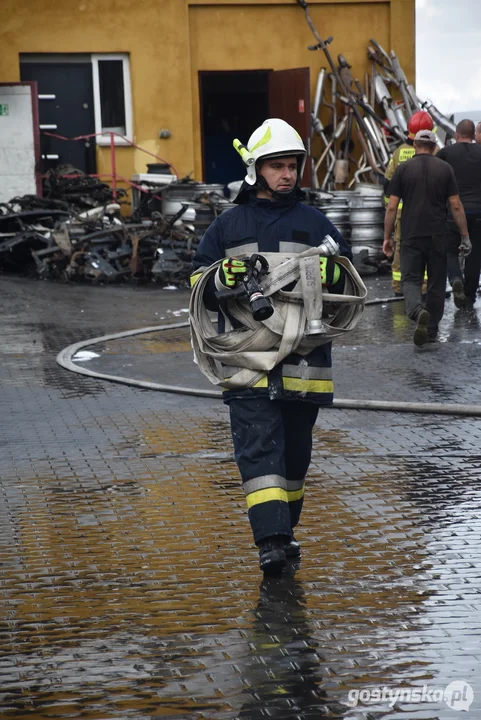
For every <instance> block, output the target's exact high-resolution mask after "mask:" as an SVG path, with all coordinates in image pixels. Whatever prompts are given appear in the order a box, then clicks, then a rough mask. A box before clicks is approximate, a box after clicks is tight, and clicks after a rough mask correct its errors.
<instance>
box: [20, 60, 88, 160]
mask: <svg viewBox="0 0 481 720" xmlns="http://www.w3.org/2000/svg"><path fill="white" fill-rule="evenodd" d="M20 76H21V79H22V80H35V81H36V82H37V84H38V95H39V102H38V105H39V120H40V130H41V132H40V151H41V155H42V172H46V171H47V170H49V169H51V168H54V167H57V166H58V165H64V164H66V163H68V164H70V165H73V166H74V167H75V168H78V169H79V170H82V171H83V172H86V173H92V174H93V173H95V172H96V157H95V138H92V139H90V140H77V141H75V142H67V141H65V140H59V139H57V138H53V137H50V136H49V135H46V134H45V132H42V128H43V126H51V127H47V128H44V129H45V130H46V131H47V132H51V133H55V134H58V135H63V136H64V137H68V138H70V137H77V136H78V135H89V134H90V133H94V132H95V117H94V99H93V83H92V64H91V63H90V62H72V63H69V62H58V63H57V62H29V61H25V62H24V61H21V62H20ZM47 156H50V157H47Z"/></svg>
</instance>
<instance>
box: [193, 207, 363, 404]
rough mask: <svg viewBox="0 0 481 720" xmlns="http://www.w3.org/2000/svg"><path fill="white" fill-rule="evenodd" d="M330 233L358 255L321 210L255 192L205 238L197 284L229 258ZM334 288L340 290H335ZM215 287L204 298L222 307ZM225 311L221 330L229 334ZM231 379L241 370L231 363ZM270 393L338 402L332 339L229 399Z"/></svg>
mask: <svg viewBox="0 0 481 720" xmlns="http://www.w3.org/2000/svg"><path fill="white" fill-rule="evenodd" d="M326 235H330V236H331V237H332V238H333V239H334V240H336V242H338V243H339V245H340V248H341V255H344V256H345V257H347V258H349V259H351V258H352V254H351V251H350V249H349V247H348V246H347V244H346V243H345V241H344V239H343V238H342V236H341V234H340V233H339V231H338V230H337V229H336V228H335V227H334V225H333V224H332V223H331V222H330V220H328V219H327V218H326V217H325V215H323V213H321V212H320V211H319V210H317V209H316V208H313V207H310V206H308V205H305V204H304V203H302V202H299V201H297V200H296V201H295V202H294V203H293V204H292V205H285V204H283V203H280V202H277V201H271V200H264V199H259V198H257V197H256V196H255V195H254V194H252V193H251V194H249V197H248V198H247V202H245V203H243V204H241V205H238V206H237V207H235V208H232V209H231V210H227V211H226V212H224V213H222V215H220V216H219V217H218V218H217V219H216V220H215V221H214V222H213V223H212V225H211V226H210V227H209V228H208V230H207V231H206V233H205V235H204V237H203V238H202V240H201V242H200V244H199V247H198V250H197V253H196V256H195V259H194V272H193V274H192V278H191V283H192V284H194V283H195V281H196V279H197V278H198V277H199V276H200V274H201V273H202V272H203V271H204V270H206V269H207V268H208V267H209V266H210V265H212V263H214V262H216V261H217V260H221V259H223V258H224V257H234V256H237V255H244V256H245V255H247V256H250V255H252V254H253V253H257V252H259V253H261V254H262V253H264V252H282V253H293V252H296V253H297V252H303V251H304V250H307V249H308V248H310V247H315V246H317V245H320V244H321V242H322V240H323V238H324V237H325V236H326ZM333 290H334V291H336V290H335V288H333ZM214 293H215V287H214V284H213V283H212V285H211V287H210V288H209V286H207V288H206V292H205V294H204V302H205V304H206V306H207V308H208V309H214V308H215V309H217V307H218V304H217V301H216V300H215V294H214ZM223 320H224V318H223V316H222V314H221V313H219V332H224V329H225V326H224V325H223ZM225 370H226V373H228V374H226V377H228V376H230V375H232V374H233V373H234V372H235V370H236V368H232V367H227V366H226V367H225ZM259 395H266V396H269V397H271V399H283V400H285V399H296V400H299V399H304V400H307V401H310V402H315V403H317V404H319V405H328V404H331V403H332V400H333V383H332V370H331V343H327V344H325V345H321V346H320V347H317V348H315V349H314V350H313V351H312V352H310V353H309V354H308V355H305V356H301V355H298V354H296V353H293V354H291V355H289V356H288V357H287V358H285V360H284V361H283V362H282V363H280V364H279V365H277V366H276V367H275V368H274V369H273V370H271V372H270V373H269V374H268V375H266V376H265V377H264V378H262V379H261V380H260V381H259V382H258V383H257V384H256V385H255V386H254V387H253V388H248V389H243V390H228V391H224V401H226V402H228V401H229V400H230V399H232V398H248V397H256V396H259Z"/></svg>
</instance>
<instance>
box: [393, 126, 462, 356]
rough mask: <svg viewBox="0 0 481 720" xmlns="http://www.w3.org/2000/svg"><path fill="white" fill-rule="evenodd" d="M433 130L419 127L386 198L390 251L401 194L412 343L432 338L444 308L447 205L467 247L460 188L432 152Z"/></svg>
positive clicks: (404, 278) (405, 285) (403, 269)
mask: <svg viewBox="0 0 481 720" xmlns="http://www.w3.org/2000/svg"><path fill="white" fill-rule="evenodd" d="M435 149H436V136H435V135H434V133H433V132H432V131H431V130H420V131H419V132H418V133H417V134H416V136H415V138H414V150H415V153H416V154H415V155H414V157H413V158H412V159H411V160H410V161H409V162H407V163H402V165H400V166H399V167H398V168H397V170H396V172H395V173H394V175H393V177H392V180H391V182H390V183H389V188H388V192H389V195H390V197H389V202H388V205H387V208H386V217H385V220H384V245H383V251H384V253H385V254H386V255H392V251H393V242H392V232H393V228H394V222H395V219H396V211H397V207H398V204H399V201H400V199H401V198H402V199H403V210H402V215H401V276H402V290H403V294H404V306H405V310H406V314H407V315H408V316H409V317H410V318H411V320H414V321H415V322H416V329H415V331H414V343H415V345H424V344H425V343H426V342H427V341H428V340H432V341H433V340H435V339H436V336H437V333H438V325H439V322H440V320H441V318H442V316H443V313H444V299H445V294H446V273H447V258H446V235H447V232H448V225H447V208H446V205H447V204H449V207H450V209H451V213H452V216H453V218H454V221H455V223H456V225H457V226H458V228H459V231H460V233H461V236H462V237H461V245H460V248H462V250H463V252H464V251H469V249H470V247H471V245H470V242H469V237H468V229H467V225H466V216H465V214H464V210H463V206H462V203H461V200H460V198H459V194H458V188H457V185H456V180H455V177H454V172H453V170H452V168H451V167H450V166H449V165H448V164H447V163H445V162H443V161H442V160H439V158H437V157H435V156H434V150H435ZM426 268H427V274H428V283H427V293H426V305H425V306H424V305H423V301H422V284H423V276H424V271H425V269H426Z"/></svg>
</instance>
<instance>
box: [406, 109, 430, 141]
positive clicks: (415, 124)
mask: <svg viewBox="0 0 481 720" xmlns="http://www.w3.org/2000/svg"><path fill="white" fill-rule="evenodd" d="M433 127H434V123H433V119H432V117H431V115H430V114H429V113H427V112H426V111H425V110H418V111H417V112H415V113H414V115H411V117H410V118H409V122H408V130H409V137H410V138H411V140H414V136H415V135H416V133H417V132H419V130H432V129H433Z"/></svg>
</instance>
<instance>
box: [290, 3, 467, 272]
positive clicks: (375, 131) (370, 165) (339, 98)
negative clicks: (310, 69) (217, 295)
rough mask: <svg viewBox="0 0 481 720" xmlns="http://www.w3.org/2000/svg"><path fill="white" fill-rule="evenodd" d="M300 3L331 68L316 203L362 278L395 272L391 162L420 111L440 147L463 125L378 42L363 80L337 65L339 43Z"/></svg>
mask: <svg viewBox="0 0 481 720" xmlns="http://www.w3.org/2000/svg"><path fill="white" fill-rule="evenodd" d="M298 3H299V5H300V6H301V7H302V8H303V9H304V13H305V16H306V21H307V23H308V25H309V27H310V29H311V31H312V33H313V35H314V37H315V39H316V44H315V45H310V46H308V48H309V50H313V51H317V50H322V51H323V53H324V56H325V58H326V60H327V64H328V68H325V67H323V68H322V69H321V70H320V72H319V75H318V78H317V83H316V89H315V93H314V98H313V102H312V117H311V120H312V122H311V146H312V148H313V155H314V156H315V157H314V159H313V186H314V188H313V192H311V202H312V204H314V205H316V206H317V207H319V208H320V209H321V210H322V211H323V212H324V213H325V214H326V215H327V216H328V217H330V218H331V220H332V221H333V222H334V224H337V223H340V227H339V229H340V230H341V232H342V233H343V234H344V236H345V237H346V239H349V240H350V242H351V244H352V251H353V258H354V264H355V265H356V267H357V269H358V270H359V271H360V272H361V273H365V274H370V273H374V272H377V271H379V270H382V269H388V263H387V260H386V258H385V256H384V255H383V253H382V241H383V214H384V211H383V181H384V172H385V170H386V168H387V166H388V163H389V160H390V158H391V156H392V154H393V152H394V151H395V150H396V148H397V147H399V145H401V144H402V143H403V142H405V141H406V138H407V132H408V121H409V118H410V117H411V115H413V113H415V112H416V111H417V110H425V111H426V112H428V113H429V114H430V115H431V117H432V119H433V122H434V124H435V126H436V128H437V142H438V145H439V146H440V147H444V145H445V143H446V142H449V141H450V140H451V139H452V138H454V136H455V130H456V128H455V125H454V123H453V122H451V120H450V119H449V118H447V117H446V116H444V115H443V114H442V113H441V112H440V111H439V110H438V109H437V108H436V107H435V106H434V105H433V104H432V102H430V101H429V100H428V101H425V102H423V101H422V100H420V99H419V97H418V96H417V95H416V91H415V89H414V88H413V86H412V85H411V84H410V83H409V82H408V80H407V78H406V75H405V73H404V71H403V68H402V67H401V64H400V62H399V59H398V57H397V55H396V53H395V52H394V50H391V52H390V53H389V54H388V53H387V52H386V51H385V50H384V49H383V48H382V47H381V45H380V44H379V43H378V42H376V40H374V39H371V40H370V41H369V44H368V46H367V54H368V59H369V64H370V71H369V72H366V73H365V74H364V77H363V78H362V80H361V79H359V78H357V77H355V76H354V75H353V73H352V72H351V68H352V66H351V65H350V64H349V62H348V59H346V57H345V56H344V55H342V54H339V55H338V56H337V62H336V61H335V60H334V59H333V57H332V55H331V53H330V51H329V45H330V44H331V43H332V41H333V38H332V37H328V38H327V39H326V40H323V39H322V38H321V36H320V35H319V33H318V32H317V30H316V28H315V26H314V23H313V22H312V19H311V17H310V15H309V11H308V3H307V2H306V0H298ZM321 118H323V119H324V122H323V120H322V119H321ZM353 191H354V192H353Z"/></svg>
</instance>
